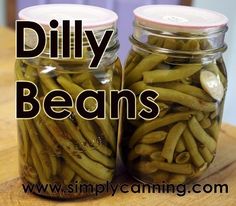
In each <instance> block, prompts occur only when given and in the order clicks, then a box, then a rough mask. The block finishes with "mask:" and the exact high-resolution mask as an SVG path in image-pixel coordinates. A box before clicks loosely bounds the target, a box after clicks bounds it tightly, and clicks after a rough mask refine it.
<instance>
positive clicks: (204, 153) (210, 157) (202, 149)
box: [199, 147, 214, 163]
mask: <svg viewBox="0 0 236 206" xmlns="http://www.w3.org/2000/svg"><path fill="white" fill-rule="evenodd" d="M199 152H200V153H201V155H202V157H203V158H204V160H205V161H206V162H207V163H211V162H212V160H213V158H214V156H213V154H212V153H211V152H210V151H209V149H207V147H200V148H199Z"/></svg>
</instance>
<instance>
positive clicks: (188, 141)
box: [183, 128, 205, 167]
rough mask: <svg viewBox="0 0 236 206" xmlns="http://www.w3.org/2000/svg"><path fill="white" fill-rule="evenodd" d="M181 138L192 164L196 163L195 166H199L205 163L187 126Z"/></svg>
mask: <svg viewBox="0 0 236 206" xmlns="http://www.w3.org/2000/svg"><path fill="white" fill-rule="evenodd" d="M183 138H184V143H185V146H186V148H187V150H188V152H189V154H190V156H191V159H192V161H193V164H194V165H196V167H201V166H202V165H203V164H204V163H205V161H204V159H203V158H202V156H201V154H200V153H199V151H198V146H197V143H196V141H195V139H194V137H193V136H192V134H191V133H190V131H189V129H188V128H186V129H185V131H184V133H183Z"/></svg>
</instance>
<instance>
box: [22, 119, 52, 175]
mask: <svg viewBox="0 0 236 206" xmlns="http://www.w3.org/2000/svg"><path fill="white" fill-rule="evenodd" d="M25 125H26V128H27V130H28V133H29V137H30V139H31V142H32V144H33V146H34V148H35V150H36V153H37V155H38V158H39V160H40V162H41V164H42V167H43V171H44V173H45V176H46V178H47V179H49V178H50V177H51V175H52V174H51V163H50V160H49V157H48V155H47V154H46V151H45V149H44V147H43V145H42V143H41V142H40V138H39V134H38V132H37V130H36V128H35V126H34V123H33V120H30V119H29V120H25ZM36 169H37V168H36Z"/></svg>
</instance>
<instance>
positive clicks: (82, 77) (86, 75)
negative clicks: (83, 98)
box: [72, 71, 96, 90]
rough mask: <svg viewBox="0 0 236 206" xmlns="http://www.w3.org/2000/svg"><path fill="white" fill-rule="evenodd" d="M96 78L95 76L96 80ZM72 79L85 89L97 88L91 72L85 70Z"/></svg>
mask: <svg viewBox="0 0 236 206" xmlns="http://www.w3.org/2000/svg"><path fill="white" fill-rule="evenodd" d="M94 79H95V78H93V80H94ZM72 80H73V81H74V82H75V83H76V84H79V85H81V87H83V88H84V89H93V90H96V89H95V87H94V85H93V82H92V74H91V73H90V72H85V71H84V72H83V73H81V74H79V75H76V76H75V77H73V78H72Z"/></svg>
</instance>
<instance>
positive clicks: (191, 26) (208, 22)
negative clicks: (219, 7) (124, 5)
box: [134, 5, 228, 32]
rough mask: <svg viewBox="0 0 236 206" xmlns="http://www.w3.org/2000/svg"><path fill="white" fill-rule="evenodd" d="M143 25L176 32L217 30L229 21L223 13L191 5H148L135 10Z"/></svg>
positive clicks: (139, 21)
mask: <svg viewBox="0 0 236 206" xmlns="http://www.w3.org/2000/svg"><path fill="white" fill-rule="evenodd" d="M134 15H135V18H136V22H138V23H139V24H141V25H142V26H145V27H149V28H153V29H163V30H167V31H172V32H173V31H175V32H193V31H194V32H201V31H205V30H217V29H219V28H221V27H223V26H225V25H227V23H228V18H227V17H226V16H224V15H223V14H221V13H218V12H215V11H211V10H207V9H201V8H196V7H189V6H176V5H148V6H141V7H138V8H137V9H135V10H134Z"/></svg>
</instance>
